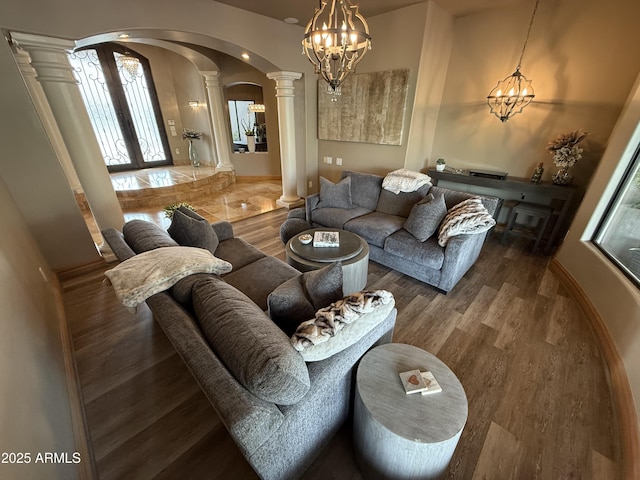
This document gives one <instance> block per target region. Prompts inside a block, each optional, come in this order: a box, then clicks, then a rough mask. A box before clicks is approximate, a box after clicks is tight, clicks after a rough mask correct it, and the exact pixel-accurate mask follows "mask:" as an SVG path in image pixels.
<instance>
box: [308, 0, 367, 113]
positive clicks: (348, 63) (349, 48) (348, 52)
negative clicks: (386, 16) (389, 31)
mask: <svg viewBox="0 0 640 480" xmlns="http://www.w3.org/2000/svg"><path fill="white" fill-rule="evenodd" d="M328 4H331V5H330V7H327V5H328ZM368 50H371V36H370V35H369V25H367V22H366V21H365V19H364V17H363V16H362V15H360V12H359V11H358V6H357V5H352V4H351V2H350V1H349V0H320V5H319V7H316V9H315V12H314V14H313V17H311V20H309V23H308V24H307V27H306V28H305V30H304V39H303V40H302V51H303V53H304V54H305V55H306V56H307V58H308V59H309V61H310V62H311V63H312V64H313V66H314V68H315V71H316V73H319V74H320V75H321V76H322V78H323V79H324V80H325V81H326V82H327V83H328V85H329V86H328V88H327V91H328V92H329V93H330V94H332V95H340V85H341V84H342V82H343V81H344V79H345V78H346V76H347V75H349V74H350V73H352V72H353V71H354V70H355V67H356V65H357V64H358V63H359V62H360V61H361V60H362V59H363V58H364V56H365V54H366V53H367V51H368ZM334 100H335V98H334Z"/></svg>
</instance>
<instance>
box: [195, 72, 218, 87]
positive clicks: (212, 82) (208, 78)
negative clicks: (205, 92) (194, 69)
mask: <svg viewBox="0 0 640 480" xmlns="http://www.w3.org/2000/svg"><path fill="white" fill-rule="evenodd" d="M200 75H202V78H204V84H205V86H206V87H207V88H220V87H222V83H221V82H220V78H221V74H220V72H217V71H206V72H200Z"/></svg>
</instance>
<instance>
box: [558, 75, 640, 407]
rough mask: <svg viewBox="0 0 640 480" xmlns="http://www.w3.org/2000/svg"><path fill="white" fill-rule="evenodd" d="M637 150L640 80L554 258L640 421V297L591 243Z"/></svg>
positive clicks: (639, 79)
mask: <svg viewBox="0 0 640 480" xmlns="http://www.w3.org/2000/svg"><path fill="white" fill-rule="evenodd" d="M638 145H640V76H639V77H638V82H637V83H636V86H635V87H634V89H633V91H632V93H631V95H630V97H629V101H628V103H627V106H626V108H625V110H624V112H623V114H622V115H621V117H620V120H619V121H618V123H617V124H616V127H615V129H614V131H613V133H612V135H611V138H610V141H609V146H608V148H607V149H606V151H605V152H604V155H603V157H602V161H601V162H600V165H599V167H598V170H597V172H596V175H595V176H594V181H593V182H592V184H591V187H590V189H589V191H588V192H587V194H586V196H585V198H584V200H583V202H582V205H581V206H580V209H579V210H578V213H577V215H576V218H575V220H574V222H573V224H572V226H571V230H570V231H569V234H568V235H567V238H566V240H565V242H564V244H563V245H562V248H561V249H560V251H559V252H558V255H557V259H558V261H559V262H560V263H561V264H562V265H563V266H564V267H565V268H566V269H567V270H568V271H569V273H570V274H571V275H572V276H573V277H574V278H575V279H576V280H577V281H578V283H579V284H580V286H581V288H582V289H583V290H584V292H585V293H586V294H587V295H588V297H589V299H590V301H591V302H592V303H593V305H594V307H595V308H596V309H597V310H598V313H599V314H600V316H601V317H602V319H603V320H604V322H605V324H606V326H607V328H608V330H609V332H610V334H611V336H612V338H613V340H614V342H615V344H616V346H617V348H618V352H619V353H620V356H621V357H622V360H623V361H624V366H625V368H626V371H627V376H628V378H629V382H630V384H631V389H632V392H633V395H634V398H635V402H636V411H637V412H638V414H639V416H640V292H639V291H638V287H636V286H635V285H634V284H633V283H632V282H631V281H630V280H629V279H628V278H627V277H625V276H624V275H623V274H622V273H621V272H620V271H619V270H618V269H617V268H616V267H614V265H613V264H612V263H611V262H610V261H609V260H608V259H607V258H606V257H605V256H604V255H603V254H602V253H601V252H600V250H598V249H597V248H596V247H595V246H594V245H593V244H592V243H591V241H590V240H591V238H593V235H594V232H595V229H596V227H597V224H598V221H599V220H600V218H601V216H602V214H603V213H604V211H605V209H606V207H607V204H608V203H609V201H610V199H611V198H612V196H613V194H614V193H615V189H616V187H617V185H618V184H619V182H620V179H621V178H622V176H623V174H624V171H625V168H626V166H627V165H628V164H629V163H630V162H631V161H632V158H633V155H634V153H635V151H636V149H637V147H638ZM603 286H606V288H603Z"/></svg>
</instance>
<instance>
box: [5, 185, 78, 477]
mask: <svg viewBox="0 0 640 480" xmlns="http://www.w3.org/2000/svg"><path fill="white" fill-rule="evenodd" d="M0 204H1V205H2V209H0V223H2V235H0V284H1V285H2V288H0V305H2V308H1V309H0V330H2V335H0V392H2V394H1V395H0V425H2V434H0V452H16V453H17V452H29V453H30V454H31V464H30V465H11V464H6V463H4V462H3V463H1V464H0V477H1V478H7V479H8V478H20V479H25V480H26V479H34V480H36V479H41V478H51V479H60V480H66V479H73V478H77V477H78V469H77V466H76V465H73V464H71V465H60V464H57V465H56V464H44V463H39V464H36V463H35V460H36V454H37V453H38V452H41V453H45V452H57V453H63V452H66V453H68V455H69V458H71V456H72V454H73V453H74V452H75V451H76V447H75V445H74V438H73V429H72V424H71V414H70V407H69V396H68V393H67V384H66V380H65V369H64V361H63V356H62V351H61V343H60V328H59V320H60V318H59V312H58V311H57V306H56V301H55V296H54V291H53V285H52V283H51V282H50V280H51V279H53V278H54V277H53V273H52V272H51V270H50V269H49V267H48V265H47V262H46V260H45V259H44V257H43V255H42V253H41V252H40V250H39V249H38V246H37V245H36V243H35V242H34V241H33V237H32V235H31V233H30V232H29V229H28V227H27V225H26V223H25V221H24V219H23V218H22V216H21V214H20V213H19V209H18V205H17V204H16V203H15V202H14V199H13V198H12V197H11V194H10V193H9V190H8V189H7V188H6V186H5V184H4V182H2V181H1V180H0ZM9 232H10V234H9ZM40 268H41V269H42V272H43V273H42V275H45V276H46V277H47V278H48V279H49V283H47V282H45V281H44V279H43V277H42V276H41V274H40V272H39V269H40ZM83 460H84V461H85V462H87V461H88V459H86V458H85V459H83Z"/></svg>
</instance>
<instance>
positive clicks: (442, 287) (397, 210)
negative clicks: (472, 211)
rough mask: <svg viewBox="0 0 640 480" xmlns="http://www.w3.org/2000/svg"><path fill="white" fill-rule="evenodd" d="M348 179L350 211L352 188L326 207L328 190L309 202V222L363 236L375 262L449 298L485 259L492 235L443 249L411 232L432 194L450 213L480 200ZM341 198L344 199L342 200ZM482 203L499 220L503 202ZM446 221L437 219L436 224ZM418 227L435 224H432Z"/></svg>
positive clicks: (456, 240)
mask: <svg viewBox="0 0 640 480" xmlns="http://www.w3.org/2000/svg"><path fill="white" fill-rule="evenodd" d="M347 178H349V180H350V181H349V182H344V183H345V184H346V183H349V184H350V187H349V190H350V191H349V193H348V195H349V197H350V199H347V201H346V205H345V201H344V200H345V197H344V195H345V192H344V190H345V189H346V188H347V187H341V188H343V191H342V192H338V193H337V194H335V195H334V198H331V197H330V198H328V199H325V201H321V196H322V190H321V193H320V194H314V195H310V196H309V197H307V200H306V206H305V208H306V212H305V216H306V220H307V222H309V223H310V224H311V226H312V227H330V228H339V229H344V230H348V231H350V232H353V233H355V234H357V235H360V236H361V237H362V238H364V239H365V240H366V241H367V243H368V244H369V258H370V259H371V260H373V261H375V262H378V263H381V264H382V265H386V266H387V267H390V268H393V269H394V270H397V271H399V272H402V273H404V274H406V275H409V276H411V277H413V278H417V279H418V280H421V281H423V282H425V283H428V284H429V285H432V286H434V287H436V288H437V289H438V290H439V291H440V292H442V293H447V292H449V291H450V290H451V289H452V288H453V287H454V286H455V285H456V284H457V283H458V281H459V280H460V279H461V278H462V276H463V275H464V274H465V273H466V272H467V271H468V270H469V268H470V267H471V266H472V265H473V264H474V262H475V261H476V259H477V258H478V256H479V255H480V251H481V249H482V246H483V244H484V240H485V238H486V235H487V233H486V229H483V231H482V232H481V233H474V234H462V235H457V236H454V237H452V238H450V239H449V240H448V242H447V243H446V246H445V247H441V246H440V245H439V244H438V235H437V234H434V235H432V236H431V237H430V238H427V239H426V240H423V239H418V238H416V237H415V236H414V235H413V234H412V233H410V232H409V231H408V230H407V228H408V224H407V220H408V217H410V215H411V212H412V209H413V208H414V206H415V205H416V203H418V202H420V201H421V200H423V199H425V197H426V196H428V195H429V194H431V195H434V196H435V197H443V198H444V203H445V204H446V209H447V210H448V209H451V208H452V207H454V206H455V205H456V204H459V203H460V202H462V201H464V200H467V199H470V198H474V197H478V196H477V195H471V194H468V193H465V192H458V191H454V190H449V189H446V188H440V187H435V186H431V185H424V186H422V187H420V188H419V189H418V190H416V191H414V192H407V193H405V192H400V193H398V194H396V193H392V192H390V191H387V190H385V189H383V188H382V183H383V177H381V176H378V175H373V174H368V173H358V172H350V171H344V172H343V173H342V176H341V182H340V184H342V183H343V182H342V180H345V179H347ZM340 184H336V185H340ZM321 185H322V184H321ZM335 188H338V187H335ZM336 195H337V196H342V199H336V198H335V196H336ZM481 201H482V204H483V205H484V207H485V208H486V211H487V212H488V214H489V215H493V213H494V212H495V210H496V207H497V205H498V199H497V198H493V197H481ZM414 214H415V212H414ZM295 215H296V213H293V215H292V216H295ZM413 217H416V215H414V216H413ZM441 220H442V218H439V219H437V220H436V223H437V224H439V223H440V221H441ZM417 221H418V222H421V221H426V222H429V219H424V218H423V219H420V218H418V220H417Z"/></svg>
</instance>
